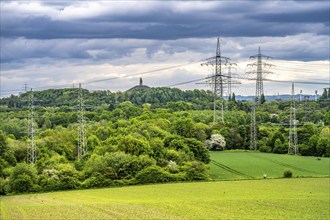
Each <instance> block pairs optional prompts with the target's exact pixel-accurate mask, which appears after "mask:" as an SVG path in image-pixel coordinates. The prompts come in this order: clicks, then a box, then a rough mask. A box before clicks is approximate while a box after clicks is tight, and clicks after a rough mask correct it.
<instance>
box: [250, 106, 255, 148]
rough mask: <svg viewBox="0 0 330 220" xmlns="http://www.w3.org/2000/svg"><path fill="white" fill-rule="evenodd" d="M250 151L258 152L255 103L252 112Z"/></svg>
mask: <svg viewBox="0 0 330 220" xmlns="http://www.w3.org/2000/svg"><path fill="white" fill-rule="evenodd" d="M250 150H257V122H256V103H255V102H254V101H253V103H252V111H251V132H250Z"/></svg>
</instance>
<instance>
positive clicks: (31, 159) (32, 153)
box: [26, 89, 37, 163]
mask: <svg viewBox="0 0 330 220" xmlns="http://www.w3.org/2000/svg"><path fill="white" fill-rule="evenodd" d="M34 118H35V115H34V103H33V91H32V89H31V91H30V94H29V115H28V136H29V138H30V146H29V148H28V150H27V158H26V159H27V163H35V162H36V159H37V157H36V144H35V132H36V131H35V130H36V129H35V123H34Z"/></svg>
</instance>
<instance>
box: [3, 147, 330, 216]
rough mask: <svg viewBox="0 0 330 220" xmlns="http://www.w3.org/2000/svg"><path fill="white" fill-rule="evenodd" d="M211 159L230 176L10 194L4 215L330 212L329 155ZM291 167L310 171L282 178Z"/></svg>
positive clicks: (214, 170) (229, 154)
mask: <svg viewBox="0 0 330 220" xmlns="http://www.w3.org/2000/svg"><path fill="white" fill-rule="evenodd" d="M211 159H212V162H211V163H210V175H211V177H212V178H213V179H223V180H227V181H209V182H193V183H169V184H155V185H140V186H127V187H121V188H103V189H91V190H75V191H61V192H50V193H41V194H25V195H14V196H5V197H2V198H1V209H0V210H1V219H330V208H329V200H330V197H329V195H330V179H329V169H330V168H329V165H330V161H329V158H321V160H317V159H316V158H315V157H299V156H290V155H275V154H265V153H255V152H235V151H225V152H212V153H211ZM287 169H290V170H291V171H292V172H293V177H298V176H299V177H304V178H291V179H284V178H282V179H276V178H279V177H281V176H282V175H283V171H284V170H287ZM263 174H267V178H266V179H263ZM307 176H311V177H318V178H307ZM243 179H245V180H243ZM238 180H239V181H238Z"/></svg>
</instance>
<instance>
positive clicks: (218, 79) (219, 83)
mask: <svg viewBox="0 0 330 220" xmlns="http://www.w3.org/2000/svg"><path fill="white" fill-rule="evenodd" d="M228 60H229V58H228V57H224V56H221V50H220V40H219V38H218V40H217V49H216V55H215V57H211V58H209V59H207V62H205V63H203V64H202V65H206V66H209V65H211V66H214V67H215V72H214V75H213V76H212V77H211V80H210V81H209V82H207V83H208V84H212V86H213V95H214V103H213V122H216V121H218V117H217V114H216V112H217V111H218V108H219V107H221V122H223V123H224V114H223V102H221V106H219V105H218V102H219V100H222V101H223V95H224V78H223V77H224V75H223V74H222V66H223V65H225V64H226V63H228Z"/></svg>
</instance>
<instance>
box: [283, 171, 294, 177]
mask: <svg viewBox="0 0 330 220" xmlns="http://www.w3.org/2000/svg"><path fill="white" fill-rule="evenodd" d="M283 177H284V178H291V177H292V171H291V170H286V171H284V173H283Z"/></svg>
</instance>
